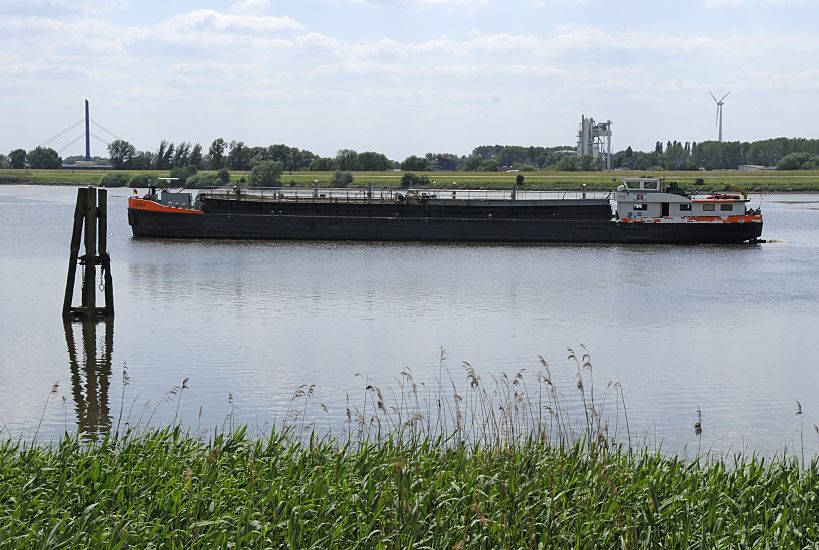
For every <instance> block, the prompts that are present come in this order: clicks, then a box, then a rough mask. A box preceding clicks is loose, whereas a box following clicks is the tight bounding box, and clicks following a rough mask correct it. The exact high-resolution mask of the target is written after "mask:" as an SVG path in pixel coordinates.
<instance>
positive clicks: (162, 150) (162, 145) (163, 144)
mask: <svg viewBox="0 0 819 550" xmlns="http://www.w3.org/2000/svg"><path fill="white" fill-rule="evenodd" d="M173 150H174V147H173V143H168V142H167V141H166V140H164V139H163V140H162V141H160V142H159V149H158V150H157V151H156V157H154V162H155V166H156V169H157V170H167V169H169V168H170V167H171V159H172V158H173Z"/></svg>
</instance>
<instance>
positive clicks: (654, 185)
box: [643, 181, 660, 189]
mask: <svg viewBox="0 0 819 550" xmlns="http://www.w3.org/2000/svg"><path fill="white" fill-rule="evenodd" d="M659 188H660V182H657V181H644V182H643V189H659Z"/></svg>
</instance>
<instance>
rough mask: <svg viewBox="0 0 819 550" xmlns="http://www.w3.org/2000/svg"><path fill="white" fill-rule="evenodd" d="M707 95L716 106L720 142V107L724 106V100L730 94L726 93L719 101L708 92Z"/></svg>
mask: <svg viewBox="0 0 819 550" xmlns="http://www.w3.org/2000/svg"><path fill="white" fill-rule="evenodd" d="M708 93H709V94H711V98H712V99H713V100H714V103H716V104H717V126H719V140H720V141H722V106H723V105H725V102H724V100H725V98H726V97H728V96H729V95H730V94H731V92H728V93H727V94H725V95H724V96H722V97H721V98H720V99H717V98H716V97H715V96H714V94H713V93H712V92H711V91H710V90H709V91H708Z"/></svg>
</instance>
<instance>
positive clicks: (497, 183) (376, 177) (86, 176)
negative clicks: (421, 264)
mask: <svg viewBox="0 0 819 550" xmlns="http://www.w3.org/2000/svg"><path fill="white" fill-rule="evenodd" d="M125 172H127V173H129V174H136V173H146V174H151V175H154V176H159V177H167V176H168V172H167V171H163V170H147V171H145V172H141V171H125ZM105 173H106V172H105V171H104V170H98V171H97V170H95V171H88V170H11V169H4V170H0V183H27V184H43V185H60V184H62V185H97V184H98V183H99V181H100V179H101V178H102V176H104V175H105ZM521 174H523V176H524V177H525V178H526V181H525V184H524V187H525V188H527V189H535V190H578V189H580V188H581V187H582V185H583V184H586V186H587V188H588V189H589V190H607V189H610V188H612V187H616V186H617V185H618V184H619V183H620V180H621V179H622V178H624V177H632V176H645V175H652V176H659V177H663V178H665V179H666V180H667V181H676V182H679V183H681V184H683V185H684V186H685V187H687V188H690V189H694V188H697V189H701V190H715V189H721V188H723V187H724V186H725V185H726V184H733V185H738V186H740V187H742V188H744V189H746V190H748V191H772V192H790V191H806V192H810V191H819V171H818V170H803V171H783V172H780V171H769V172H735V171H713V172H663V171H660V172H653V173H648V172H586V173H583V172H547V171H541V172H521ZM246 175H247V173H246V172H232V173H231V178H232V180H233V181H238V180H239V179H240V178H241V177H245V176H246ZM332 175H333V174H332V173H331V172H298V171H297V172H293V173H292V174H289V173H287V172H285V173H284V174H283V175H282V184H283V185H285V186H287V185H290V184H291V183H292V184H293V185H296V186H303V187H311V186H313V185H315V182H316V181H318V183H319V185H320V186H322V187H326V186H328V185H329V182H330V179H331V177H332ZM353 175H354V178H355V180H354V182H353V187H366V186H367V185H368V184H370V183H372V184H373V185H375V186H376V187H393V188H395V187H398V186H399V184H400V180H401V173H400V172H354V174H353ZM426 175H427V176H428V177H429V178H430V180H432V181H434V182H435V184H434V186H435V187H441V188H458V189H465V188H470V189H476V188H477V189H507V188H511V187H512V185H513V184H514V182H515V177H516V176H517V175H518V174H516V173H506V172H428V173H426ZM698 178H701V179H702V180H703V181H704V183H702V184H695V182H696V180H697V179H698Z"/></svg>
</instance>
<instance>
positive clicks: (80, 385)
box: [63, 319, 114, 441]
mask: <svg viewBox="0 0 819 550" xmlns="http://www.w3.org/2000/svg"><path fill="white" fill-rule="evenodd" d="M77 325H79V326H80V334H81V337H82V348H81V350H80V351H81V352H82V357H81V358H80V356H79V354H78V352H77V346H76V344H75V337H74V333H75V330H76V329H75V327H76V326H77ZM98 325H103V336H102V338H101V340H100V341H99V342H98V341H97V326H98ZM63 328H64V330H65V344H66V347H67V348H68V364H69V368H70V369H71V392H72V394H73V396H74V410H75V411H76V413H77V426H78V429H79V431H80V432H81V433H82V434H83V436H82V437H83V439H85V440H87V441H93V440H95V439H96V438H97V437H98V436H99V435H102V434H104V433H107V432H108V431H109V430H110V429H111V412H110V402H109V396H108V390H109V387H110V381H111V357H112V355H113V352H114V321H113V320H112V319H109V320H105V321H102V322H100V323H63Z"/></svg>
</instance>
